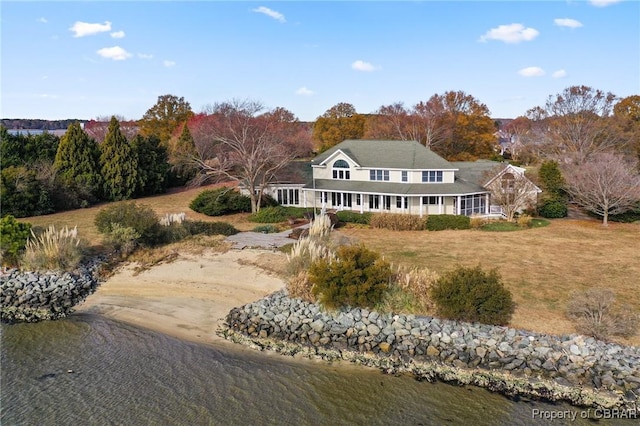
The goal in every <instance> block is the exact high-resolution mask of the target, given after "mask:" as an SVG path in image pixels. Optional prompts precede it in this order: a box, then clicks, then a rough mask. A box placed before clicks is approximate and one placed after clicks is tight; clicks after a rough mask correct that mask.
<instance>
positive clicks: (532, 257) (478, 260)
mask: <svg viewBox="0 0 640 426" xmlns="http://www.w3.org/2000/svg"><path fill="white" fill-rule="evenodd" d="M339 232H341V233H342V234H344V235H345V236H347V237H350V238H353V239H355V240H357V241H360V242H363V243H364V244H366V245H367V247H369V248H371V249H374V250H377V251H379V252H380V253H382V254H383V255H384V256H385V258H386V259H388V260H390V261H391V262H393V263H394V264H398V265H411V266H414V265H415V266H422V267H427V268H430V269H433V270H435V271H436V272H444V271H446V270H449V269H451V268H454V267H455V266H457V265H465V266H475V265H477V264H480V265H481V266H482V267H483V268H497V269H498V271H499V272H500V274H501V276H502V278H503V282H504V283H505V285H506V286H507V287H508V288H509V290H511V292H512V293H513V296H514V300H515V301H516V303H517V308H516V312H515V314H514V316H513V319H512V321H511V324H510V325H511V326H513V327H516V328H523V329H529V330H534V331H538V332H545V333H553V334H557V333H574V329H573V327H572V324H571V322H570V321H568V320H567V319H566V318H565V317H564V314H563V311H564V308H565V306H566V303H567V301H568V300H569V294H570V292H571V291H573V290H585V289H588V288H591V287H603V288H610V289H612V290H613V291H614V292H615V293H616V295H617V299H618V300H620V301H623V302H624V303H627V304H628V305H629V307H630V309H633V310H635V311H637V312H638V311H640V278H639V277H640V224H638V223H635V224H625V223H611V224H610V225H609V226H608V227H606V228H605V227H602V226H601V225H600V222H599V221H597V220H571V219H557V220H552V221H551V223H550V224H549V225H548V226H544V227H538V228H534V229H527V230H522V231H514V232H487V231H481V230H457V231H437V232H428V231H404V232H394V231H387V230H381V229H366V228H357V227H345V228H341V229H340V231H339ZM625 343H631V344H634V345H640V336H638V335H636V336H635V337H633V338H632V339H630V340H627V341H626V342H625Z"/></svg>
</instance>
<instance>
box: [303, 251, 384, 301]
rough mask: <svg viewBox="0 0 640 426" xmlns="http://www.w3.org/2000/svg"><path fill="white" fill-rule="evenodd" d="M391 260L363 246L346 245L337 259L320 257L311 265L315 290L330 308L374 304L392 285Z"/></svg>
mask: <svg viewBox="0 0 640 426" xmlns="http://www.w3.org/2000/svg"><path fill="white" fill-rule="evenodd" d="M391 276H392V272H391V266H390V265H389V263H388V262H387V261H385V260H383V259H381V258H380V255H379V254H378V253H376V252H374V251H371V250H369V249H367V248H366V247H364V246H363V245H356V246H342V247H340V248H339V249H338V252H337V256H336V259H335V260H333V261H331V260H326V259H320V260H318V261H315V262H314V263H312V264H311V267H310V268H309V281H311V283H312V284H313V288H312V292H313V294H314V296H316V297H317V298H318V300H319V301H320V302H321V303H322V304H323V305H324V306H326V307H328V308H336V307H340V306H344V305H347V306H354V307H374V306H375V305H377V304H378V303H379V302H380V301H381V300H382V298H383V296H384V294H385V292H386V291H387V289H388V287H389V280H390V279H391Z"/></svg>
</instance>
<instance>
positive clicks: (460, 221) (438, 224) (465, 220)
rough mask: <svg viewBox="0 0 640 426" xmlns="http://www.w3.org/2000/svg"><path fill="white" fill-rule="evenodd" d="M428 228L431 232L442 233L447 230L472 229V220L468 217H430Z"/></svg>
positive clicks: (446, 215)
mask: <svg viewBox="0 0 640 426" xmlns="http://www.w3.org/2000/svg"><path fill="white" fill-rule="evenodd" d="M426 227H427V229H428V230H429V231H442V230H445V229H470V228H471V219H470V218H469V217H468V216H458V215H452V214H438V215H430V216H429V217H428V218H427V225H426Z"/></svg>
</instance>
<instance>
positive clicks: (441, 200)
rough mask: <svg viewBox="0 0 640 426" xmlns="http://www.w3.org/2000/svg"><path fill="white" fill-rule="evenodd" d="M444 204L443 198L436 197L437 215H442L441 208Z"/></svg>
mask: <svg viewBox="0 0 640 426" xmlns="http://www.w3.org/2000/svg"><path fill="white" fill-rule="evenodd" d="M443 204H444V197H443V196H442V195H441V196H439V197H438V213H439V214H442V207H443Z"/></svg>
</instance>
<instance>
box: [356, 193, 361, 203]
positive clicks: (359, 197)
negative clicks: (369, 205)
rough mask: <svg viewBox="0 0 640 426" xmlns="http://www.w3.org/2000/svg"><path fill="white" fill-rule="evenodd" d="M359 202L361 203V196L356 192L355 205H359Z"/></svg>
mask: <svg viewBox="0 0 640 426" xmlns="http://www.w3.org/2000/svg"><path fill="white" fill-rule="evenodd" d="M360 204H362V197H361V196H360V194H356V206H359V205H360Z"/></svg>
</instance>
